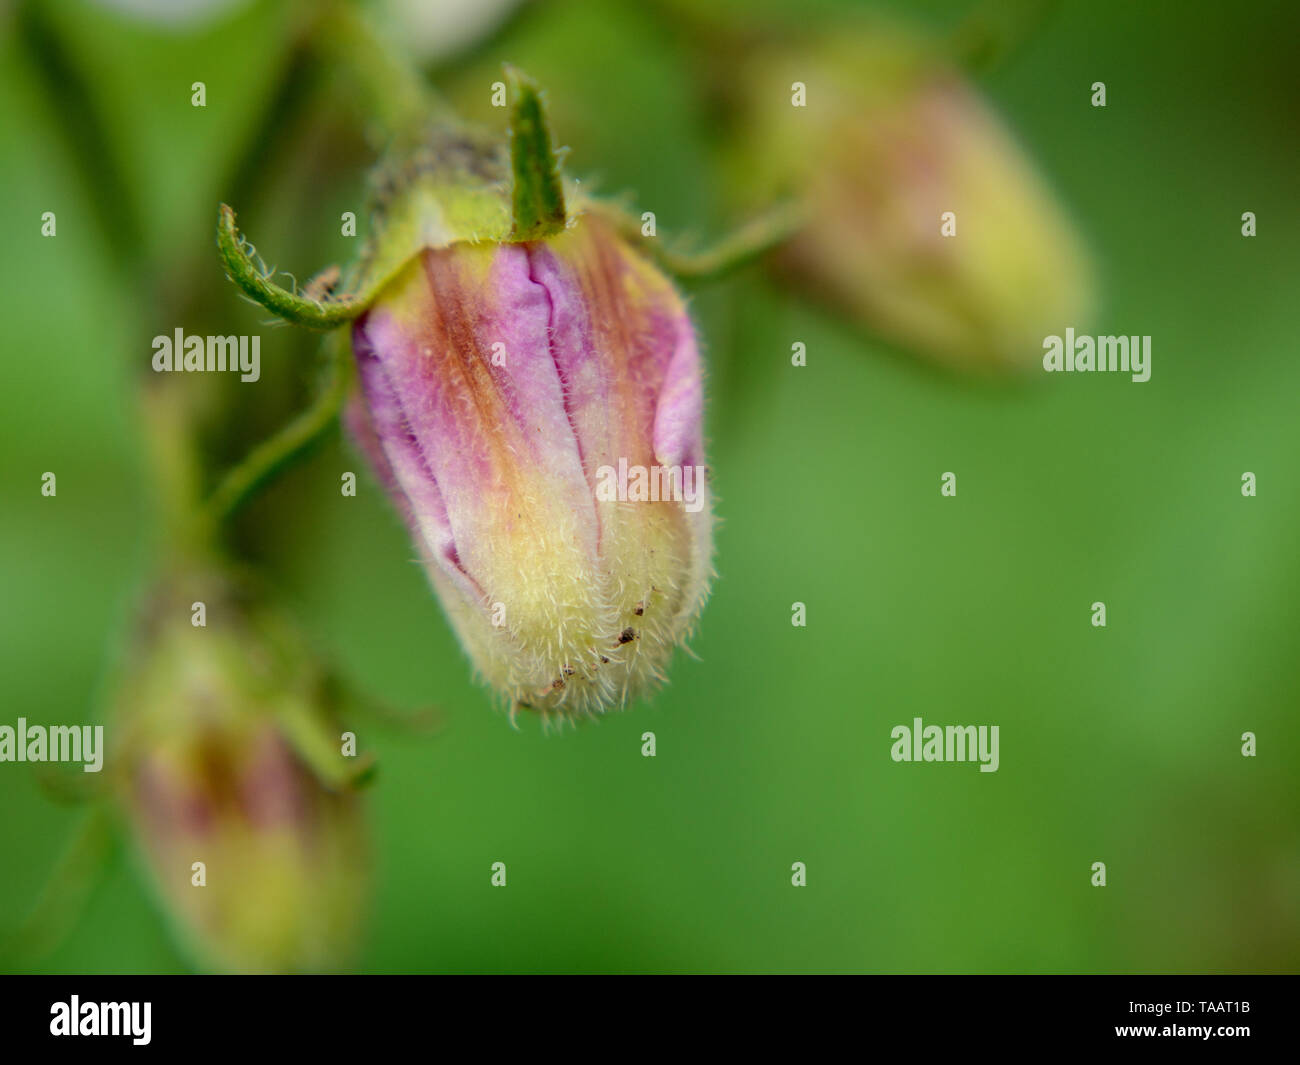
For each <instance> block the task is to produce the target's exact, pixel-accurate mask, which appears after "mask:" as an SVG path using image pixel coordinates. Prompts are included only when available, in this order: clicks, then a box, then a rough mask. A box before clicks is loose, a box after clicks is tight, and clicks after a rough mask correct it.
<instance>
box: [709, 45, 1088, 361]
mask: <svg viewBox="0 0 1300 1065" xmlns="http://www.w3.org/2000/svg"><path fill="white" fill-rule="evenodd" d="M795 82H802V83H804V84H806V86H807V93H806V102H805V106H802V107H795V106H792V103H791V95H790V92H791V90H790V86H791V85H792V84H794V83H795ZM735 105H736V107H737V108H738V112H739V117H738V120H737V136H736V140H735V144H734V146H733V147H734V152H733V156H732V161H733V163H734V165H735V187H737V188H739V189H743V190H745V192H744V195H745V196H746V197H752V198H753V199H754V200H755V201H757V202H763V201H764V200H766V199H769V198H771V197H772V196H773V195H775V194H777V193H779V192H788V191H792V190H797V192H798V193H799V194H800V195H801V196H802V197H803V199H804V201H805V202H806V203H807V204H808V207H809V211H808V223H807V225H806V226H805V227H804V228H803V230H802V231H801V232H800V233H799V234H798V235H797V236H795V237H794V238H793V239H792V240H791V241H790V242H789V243H788V244H787V245H786V246H785V247H784V248H783V249H782V250H781V252H780V254H779V260H778V261H779V264H780V265H781V266H782V267H783V268H784V270H785V271H786V272H787V273H788V275H789V276H790V277H792V278H793V279H795V280H796V281H798V282H800V283H802V286H803V287H804V288H805V289H806V290H807V291H809V292H810V293H811V294H813V295H814V296H818V297H821V298H823V299H825V300H826V301H828V302H830V303H832V304H834V305H836V306H838V307H840V308H841V309H843V310H845V311H846V312H847V313H849V314H850V315H852V316H853V317H854V318H856V319H857V320H858V321H860V322H861V323H863V324H864V325H866V326H868V327H869V328H872V329H874V330H876V331H878V332H880V333H882V334H883V335H885V336H886V337H888V338H890V339H891V340H893V341H895V342H897V343H899V344H900V345H902V346H904V347H907V348H910V349H915V350H919V351H923V352H925V353H927V354H929V355H931V356H933V357H935V358H937V359H939V360H941V361H943V362H946V363H949V364H951V365H954V366H957V367H961V368H968V369H1014V368H1032V367H1034V366H1036V365H1037V364H1038V360H1039V359H1040V358H1041V355H1042V339H1043V337H1044V336H1046V335H1049V334H1052V333H1056V332H1059V331H1060V330H1061V329H1062V328H1064V326H1066V325H1073V324H1076V323H1078V322H1080V321H1081V320H1083V318H1084V316H1085V315H1086V314H1087V312H1088V309H1089V306H1090V303H1091V277H1090V268H1089V264H1088V262H1087V259H1086V255H1085V252H1084V250H1083V248H1082V246H1081V242H1080V239H1079V237H1078V235H1077V234H1076V232H1075V231H1074V228H1073V226H1072V225H1071V223H1070V221H1069V220H1068V218H1067V217H1066V216H1065V215H1064V213H1063V211H1062V209H1061V207H1060V206H1059V205H1058V203H1057V202H1056V200H1055V199H1054V197H1053V196H1052V194H1051V193H1050V192H1049V191H1048V189H1047V188H1046V187H1045V185H1044V183H1043V181H1042V179H1041V178H1040V176H1039V175H1038V173H1037V172H1036V170H1035V168H1034V166H1033V164H1032V162H1031V161H1030V160H1029V159H1028V158H1027V157H1026V156H1025V154H1024V153H1023V152H1022V151H1021V150H1020V148H1019V147H1018V146H1017V145H1016V144H1015V142H1014V140H1013V139H1012V137H1011V136H1010V134H1009V133H1008V132H1007V130H1006V129H1005V128H1004V126H1003V125H1002V123H1001V122H1000V121H999V119H998V118H997V117H996V116H995V115H994V114H993V112H992V111H991V110H990V109H989V108H988V107H987V106H986V105H985V104H984V103H983V102H982V100H981V99H980V97H979V95H978V93H977V92H976V91H975V90H974V89H973V88H972V87H971V86H970V85H969V84H968V83H967V82H966V81H965V80H964V79H963V78H962V77H961V76H960V75H959V74H957V73H956V72H955V71H953V70H952V69H949V68H948V67H947V66H945V65H944V64H943V63H942V62H941V61H940V60H938V59H937V58H936V57H935V56H933V55H931V54H929V53H927V52H926V51H924V50H923V48H922V47H920V46H918V45H917V44H916V43H915V42H914V41H912V40H911V39H910V38H908V37H906V36H904V35H902V34H900V33H899V32H897V31H895V30H892V29H889V28H887V27H878V28H877V30H876V31H875V32H872V33H869V34H868V33H858V32H856V31H853V32H850V31H847V30H846V31H844V32H841V33H838V34H837V35H836V36H835V37H834V38H832V39H826V40H821V41H819V42H817V43H815V44H810V45H808V46H807V47H803V48H800V47H791V46H790V44H789V42H784V41H783V42H781V43H780V45H779V46H774V47H772V48H771V49H770V50H768V49H765V48H756V49H754V50H752V51H751V52H749V53H748V55H747V59H746V61H745V64H744V68H743V72H742V73H740V74H738V76H737V78H736V92H735Z"/></svg>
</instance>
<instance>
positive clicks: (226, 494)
mask: <svg viewBox="0 0 1300 1065" xmlns="http://www.w3.org/2000/svg"><path fill="white" fill-rule="evenodd" d="M342 348H343V338H342V336H341V334H340V333H335V334H333V335H332V336H329V337H327V338H326V340H325V349H324V354H325V366H324V371H323V375H322V380H321V385H320V390H319V391H318V392H317V394H316V396H315V398H314V399H313V400H312V403H311V405H310V406H309V407H308V408H307V409H306V410H304V411H302V412H301V413H300V414H298V416H297V417H296V418H294V419H293V420H292V421H291V422H289V423H288V424H287V425H286V426H285V427H284V428H283V429H281V430H280V431H279V432H278V433H276V434H275V435H274V436H272V437H271V438H270V439H269V440H264V441H263V442H262V443H260V444H258V445H257V447H255V448H253V450H252V451H250V452H249V453H248V455H247V456H246V457H245V458H244V459H243V461H241V462H240V463H239V464H238V465H237V466H235V467H234V468H233V469H231V470H230V471H229V472H227V473H226V475H225V476H224V477H223V478H222V480H221V482H220V483H219V484H218V485H217V487H216V490H215V491H214V492H213V493H212V496H211V497H210V498H209V500H208V502H207V504H206V505H205V506H204V508H203V513H204V519H205V524H206V525H208V526H209V527H216V526H217V525H219V524H220V523H221V522H222V521H224V520H225V519H227V518H229V517H230V516H231V515H232V514H233V513H235V511H237V510H238V509H239V508H240V507H241V506H243V505H244V504H245V503H246V502H248V500H249V499H251V498H252V497H253V495H255V494H256V493H257V491H258V490H259V489H260V488H261V487H262V486H263V485H265V484H266V483H267V482H268V481H270V480H271V479H272V478H274V477H275V476H276V475H277V474H278V473H280V472H281V471H282V470H284V469H285V468H286V467H287V466H289V465H290V463H292V462H293V461H295V460H296V459H298V458H300V457H302V456H303V455H304V454H305V453H306V452H307V450H308V449H309V448H310V447H311V446H312V445H313V444H315V443H316V442H317V441H318V440H319V439H320V438H321V436H323V435H324V433H325V432H326V431H327V430H328V429H329V428H330V427H331V426H332V425H333V424H334V419H335V418H336V417H337V415H338V412H339V408H340V407H341V406H342V405H343V397H344V395H345V394H346V392H347V385H348V380H349V375H348V373H347V369H346V367H347V360H346V359H345V358H343V353H342Z"/></svg>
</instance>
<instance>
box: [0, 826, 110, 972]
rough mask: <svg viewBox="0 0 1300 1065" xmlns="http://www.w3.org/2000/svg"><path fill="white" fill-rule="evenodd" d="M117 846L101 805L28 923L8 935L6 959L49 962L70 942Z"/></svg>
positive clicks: (53, 873)
mask: <svg viewBox="0 0 1300 1065" xmlns="http://www.w3.org/2000/svg"><path fill="white" fill-rule="evenodd" d="M112 845H113V832H112V821H111V818H110V815H109V813H108V810H107V809H106V808H105V807H104V806H103V805H96V806H95V807H94V808H92V809H91V810H90V811H89V812H88V813H87V814H86V816H85V817H83V818H82V820H81V823H80V824H79V825H78V826H77V830H76V832H75V833H74V834H73V836H72V839H71V840H70V841H69V842H68V845H67V846H66V848H65V849H64V851H63V853H62V854H61V855H60V856H59V859H58V861H57V862H56V863H55V866H54V868H53V869H52V870H50V875H49V876H48V878H47V879H46V881H45V885H44V886H43V887H42V888H41V892H40V895H39V896H38V897H37V899H36V902H35V903H34V904H33V906H32V908H31V910H30V911H29V912H28V914H27V917H26V918H25V919H24V920H23V922H22V923H21V924H20V925H19V926H18V927H17V928H15V929H12V930H10V931H9V932H8V933H7V934H6V935H5V943H4V949H3V951H2V952H0V953H3V954H4V955H5V956H6V958H8V959H10V962H11V964H12V963H13V962H17V963H20V964H22V963H26V962H30V961H33V960H35V959H38V958H40V957H43V956H44V955H46V954H48V953H49V952H50V951H52V950H54V948H55V947H57V946H58V945H59V944H60V943H61V942H62V941H63V940H64V938H65V937H66V936H67V934H68V933H69V932H70V931H71V930H72V928H73V926H74V925H75V924H76V923H77V919H78V917H80V916H81V913H82V911H83V910H84V909H85V907H86V903H87V901H89V899H90V896H91V893H92V892H93V891H94V888H95V885H96V883H97V882H98V877H99V874H100V873H101V871H102V870H103V868H104V865H105V863H106V862H107V860H108V857H109V855H110V854H111V852H112Z"/></svg>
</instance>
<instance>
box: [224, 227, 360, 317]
mask: <svg viewBox="0 0 1300 1065" xmlns="http://www.w3.org/2000/svg"><path fill="white" fill-rule="evenodd" d="M217 248H218V250H219V251H220V252H221V259H222V262H224V263H225V265H226V276H228V277H229V278H230V280H231V281H233V282H234V283H235V284H236V285H238V286H239V287H240V288H242V289H243V290H244V291H245V292H246V293H247V294H248V295H249V296H250V297H252V298H253V299H254V300H256V301H257V302H258V303H260V304H261V305H262V306H263V307H265V308H266V309H267V310H268V311H271V312H272V313H273V314H277V315H279V316H280V317H281V318H283V319H284V320H285V321H287V322H292V323H293V324H294V325H301V326H304V327H306V328H307V329H315V330H318V331H321V330H329V329H335V328H337V327H338V326H340V325H346V324H347V323H348V322H350V321H352V319H353V318H356V317H357V316H358V315H360V314H361V313H362V312H364V311H365V309H366V307H367V306H368V305H369V304H370V301H371V300H372V299H374V294H375V293H374V289H373V288H371V289H368V290H366V291H364V292H361V293H357V294H355V295H352V296H341V297H338V298H331V299H319V300H318V299H313V298H311V297H309V296H302V295H299V294H298V293H296V292H290V291H289V290H288V289H286V288H283V287H281V286H280V285H277V284H276V283H275V282H274V281H272V280H271V274H270V273H269V272H268V271H267V270H266V268H265V267H264V266H263V265H262V263H261V262H260V261H257V260H255V259H254V258H253V256H254V255H256V249H255V248H253V246H252V245H251V244H249V243H248V241H246V240H245V239H244V238H243V237H242V236H240V233H239V229H238V227H236V225H235V212H234V211H232V210H231V209H230V208H229V207H228V206H226V205H225V204H224V203H223V204H222V205H221V206H220V207H219V208H218V210H217Z"/></svg>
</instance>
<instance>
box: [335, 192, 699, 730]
mask: <svg viewBox="0 0 1300 1065" xmlns="http://www.w3.org/2000/svg"><path fill="white" fill-rule="evenodd" d="M353 347H354V351H355V354H356V358H357V365H358V368H359V374H360V381H361V389H362V394H363V397H364V408H362V407H360V406H357V407H355V408H354V410H353V411H352V418H351V421H352V425H353V428H354V431H355V432H356V434H357V436H358V437H359V439H360V440H361V442H362V444H363V446H364V447H365V449H366V450H367V452H368V453H369V455H370V456H371V458H372V460H373V461H374V463H375V465H376V468H377V469H378V471H379V473H380V475H381V477H382V479H383V480H384V482H385V484H386V485H387V487H388V489H389V491H390V493H391V495H392V496H393V498H394V499H395V501H396V502H397V504H398V506H399V507H400V508H401V510H402V512H403V513H404V515H405V517H406V519H407V522H408V523H409V525H410V527H411V530H412V533H413V535H414V538H415V542H416V544H417V546H418V548H419V550H420V553H421V555H422V559H423V561H424V564H425V567H426V569H427V571H428V574H429V578H430V580H431V582H432V584H433V587H434V589H435V590H436V591H437V593H438V596H439V597H440V599H441V601H442V603H443V606H444V608H445V610H446V612H447V615H448V617H449V618H450V620H451V623H452V625H453V627H454V628H455V630H456V632H457V634H458V636H459V637H460V640H461V642H462V644H463V645H464V647H465V650H466V652H467V653H468V654H469V656H470V658H471V659H472V660H473V662H474V664H475V666H476V667H477V669H478V670H479V671H480V672H481V674H482V675H483V677H484V678H485V679H486V680H487V682H488V683H489V684H490V685H491V686H492V687H493V688H494V689H496V690H497V691H498V692H500V693H501V694H502V695H504V696H505V697H506V698H507V699H508V700H510V702H511V703H512V704H514V705H522V706H528V707H532V708H535V709H538V710H541V711H544V712H552V711H554V712H559V713H563V714H582V713H597V712H600V711H602V710H605V709H607V708H609V707H617V706H622V705H623V704H624V703H625V702H626V701H627V700H629V699H631V698H634V697H636V696H638V695H640V694H642V693H644V692H645V691H646V690H647V689H648V688H650V687H652V686H653V685H654V684H655V683H656V682H658V681H661V680H662V679H663V676H664V668H665V666H666V664H667V662H668V660H669V658H670V656H671V653H672V650H673V648H674V647H675V646H676V645H677V644H678V643H679V642H680V641H681V640H682V639H683V637H684V636H685V635H686V633H687V632H688V630H689V629H690V627H691V625H692V623H693V622H694V620H695V619H696V617H697V616H698V614H699V612H700V610H701V608H702V606H703V604H704V601H705V598H706V596H707V589H708V580H709V577H710V571H711V566H710V558H711V552H712V534H711V525H712V517H711V511H710V503H709V490H708V484H707V477H706V474H705V467H704V451H703V440H702V427H701V422H702V406H703V394H702V384H701V374H700V359H699V353H698V350H697V348H696V343H695V337H694V333H693V330H692V327H691V323H690V319H689V318H688V316H687V313H686V309H685V307H684V306H683V304H682V301H681V299H680V297H679V296H678V295H677V293H676V292H675V291H674V289H673V287H672V285H671V284H670V282H669V281H668V280H667V279H666V278H665V277H664V276H663V275H662V274H660V273H659V272H658V270H657V269H656V268H655V267H653V266H652V265H651V264H650V263H649V262H648V261H646V260H645V259H644V258H642V257H641V256H640V255H638V254H637V253H636V252H634V251H633V250H632V249H631V248H630V247H629V246H628V245H627V244H626V243H625V242H624V241H623V240H622V239H621V238H620V237H619V236H618V235H617V234H616V233H615V232H614V231H613V230H612V229H611V228H610V227H609V225H608V224H607V223H606V222H604V221H602V220H601V219H600V218H598V217H597V216H594V215H591V214H588V215H583V216H580V217H579V218H578V219H577V221H576V222H574V223H572V224H571V225H570V227H569V228H567V229H563V230H561V231H560V232H558V233H557V234H555V235H553V236H549V237H547V238H546V239H543V240H535V241H529V242H521V243H513V244H512V243H477V244H476V243H470V242H467V241H460V242H455V243H450V244H448V245H446V246H442V247H430V248H426V249H425V250H423V251H422V252H421V253H419V254H418V255H417V256H416V257H415V258H414V259H412V260H411V261H410V262H409V263H408V264H407V265H406V267H405V268H404V269H403V270H401V272H400V273H398V274H397V275H396V276H395V277H394V278H393V280H392V281H391V282H390V283H389V284H388V285H387V287H386V288H385V289H384V290H383V291H382V292H381V293H380V295H379V297H378V299H377V300H376V301H375V302H374V304H373V305H372V307H371V308H370V310H369V311H368V312H367V313H366V314H365V315H364V316H363V317H361V318H359V319H358V320H357V322H356V323H355V324H354V327H353Z"/></svg>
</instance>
